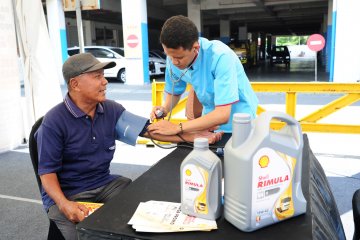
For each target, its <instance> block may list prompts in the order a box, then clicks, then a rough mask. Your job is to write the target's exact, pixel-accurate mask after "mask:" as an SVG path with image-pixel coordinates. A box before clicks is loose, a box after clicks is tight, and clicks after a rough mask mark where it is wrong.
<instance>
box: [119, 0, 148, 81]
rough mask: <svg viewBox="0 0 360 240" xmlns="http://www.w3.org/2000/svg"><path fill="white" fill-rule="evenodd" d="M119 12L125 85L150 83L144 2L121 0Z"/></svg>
mask: <svg viewBox="0 0 360 240" xmlns="http://www.w3.org/2000/svg"><path fill="white" fill-rule="evenodd" d="M121 12H122V24H123V37H124V50H125V58H126V84H131V85H142V84H144V83H150V79H149V43H148V27H147V9H146V0H131V1H129V0H121Z"/></svg>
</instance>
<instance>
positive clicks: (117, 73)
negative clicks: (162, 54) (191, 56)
mask: <svg viewBox="0 0 360 240" xmlns="http://www.w3.org/2000/svg"><path fill="white" fill-rule="evenodd" d="M84 51H85V52H89V53H91V54H93V55H94V56H95V57H96V58H97V59H98V60H99V61H100V62H109V61H114V62H116V66H115V67H113V68H109V69H105V70H104V76H105V77H109V78H116V79H117V80H119V81H120V82H122V83H125V82H126V72H125V61H126V59H125V57H124V48H120V47H111V46H85V47H84ZM77 53H79V47H72V48H68V54H69V56H72V55H74V54H77ZM165 67H166V62H165V61H164V60H163V59H161V58H156V57H149V75H150V76H155V75H163V74H165Z"/></svg>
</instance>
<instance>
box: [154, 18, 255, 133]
mask: <svg viewBox="0 0 360 240" xmlns="http://www.w3.org/2000/svg"><path fill="white" fill-rule="evenodd" d="M160 42H161V44H162V46H163V48H164V51H165V53H166V55H167V64H166V74H165V84H166V85H165V92H166V93H167V94H166V99H165V102H164V104H163V106H156V107H154V108H153V110H152V112H151V114H150V118H151V119H154V118H160V117H164V116H166V115H167V114H169V113H170V112H171V109H172V108H173V107H174V106H175V105H176V104H177V103H178V101H179V100H180V96H181V94H183V93H184V91H185V88H186V84H187V83H189V84H191V86H192V87H193V89H194V91H195V93H196V96H197V98H198V100H199V102H200V103H201V105H202V107H203V109H202V116H201V117H199V118H196V119H194V120H191V121H187V122H184V123H180V124H179V125H176V124H173V123H171V122H169V121H159V122H157V123H155V124H152V125H151V126H149V128H148V130H149V131H151V132H153V133H159V134H165V135H172V134H177V133H184V132H192V131H197V130H204V129H214V128H216V127H217V126H220V128H219V129H220V130H222V131H224V132H232V124H231V119H232V116H233V114H234V113H249V114H250V115H251V116H252V117H253V118H254V117H255V116H256V109H257V105H258V99H257V97H256V95H255V93H254V91H253V89H252V88H251V84H250V82H249V80H248V78H247V76H246V74H245V72H244V68H243V66H242V65H241V63H240V61H239V59H238V57H237V56H236V54H235V53H234V51H232V50H231V49H230V48H229V47H228V46H227V45H225V44H224V43H222V42H220V41H217V40H214V41H209V40H207V39H205V38H201V37H200V38H199V37H198V30H197V28H196V26H195V24H194V23H193V22H192V21H191V20H190V19H189V18H187V17H184V16H181V15H179V16H174V17H171V18H169V19H168V20H167V21H166V22H165V23H164V26H163V27H162V30H161V34H160ZM195 110H196V109H195ZM159 113H162V114H159Z"/></svg>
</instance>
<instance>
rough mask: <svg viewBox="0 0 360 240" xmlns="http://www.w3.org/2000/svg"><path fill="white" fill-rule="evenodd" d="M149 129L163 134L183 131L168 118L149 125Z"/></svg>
mask: <svg viewBox="0 0 360 240" xmlns="http://www.w3.org/2000/svg"><path fill="white" fill-rule="evenodd" d="M148 131H150V133H154V134H161V135H166V136H169V135H176V134H178V133H180V132H181V129H180V127H179V125H177V124H174V123H171V122H169V121H167V120H162V121H159V122H156V123H152V124H151V125H149V126H148Z"/></svg>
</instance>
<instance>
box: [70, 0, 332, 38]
mask: <svg viewBox="0 0 360 240" xmlns="http://www.w3.org/2000/svg"><path fill="white" fill-rule="evenodd" d="M119 1H120V0H119ZM191 1H193V2H195V3H199V2H200V7H201V19H202V24H203V28H204V29H205V28H208V29H211V31H215V32H219V26H220V24H219V22H220V19H223V20H229V21H230V24H231V34H234V33H236V32H237V29H238V27H239V26H247V30H248V32H262V33H267V34H272V35H309V34H312V33H317V32H321V31H320V30H321V26H322V23H323V21H324V16H325V15H326V14H327V12H328V0H191ZM147 10H148V26H149V28H150V29H161V26H162V24H163V23H164V21H165V20H166V19H167V18H168V17H170V16H173V15H177V14H182V15H187V0H147ZM120 11H121V10H120ZM120 11H109V10H96V11H84V12H83V14H82V17H83V19H89V20H96V21H102V22H109V23H118V24H121V12H120ZM65 15H66V16H67V17H75V13H74V12H66V13H65ZM204 29H203V30H204Z"/></svg>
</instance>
